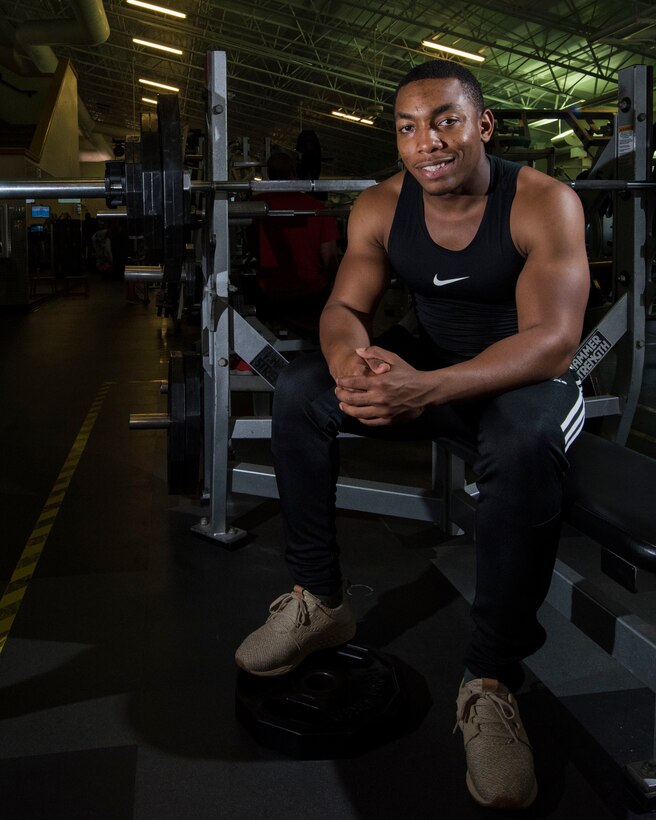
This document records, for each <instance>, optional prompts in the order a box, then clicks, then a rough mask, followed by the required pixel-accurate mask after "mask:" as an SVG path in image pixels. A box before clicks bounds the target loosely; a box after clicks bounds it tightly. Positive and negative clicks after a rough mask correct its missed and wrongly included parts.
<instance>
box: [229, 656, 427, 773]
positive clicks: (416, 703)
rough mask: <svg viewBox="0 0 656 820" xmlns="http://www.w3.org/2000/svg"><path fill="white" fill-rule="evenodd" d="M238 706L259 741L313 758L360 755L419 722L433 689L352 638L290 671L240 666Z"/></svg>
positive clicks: (241, 720)
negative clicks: (265, 672) (268, 673)
mask: <svg viewBox="0 0 656 820" xmlns="http://www.w3.org/2000/svg"><path fill="white" fill-rule="evenodd" d="M411 689H412V694H411V695H410V694H409V693H410V690H411ZM235 704H236V713H237V717H238V719H239V721H240V722H241V723H242V724H243V725H244V726H245V727H246V728H247V729H248V731H249V732H250V733H251V734H252V735H253V737H254V738H255V739H256V740H257V741H258V743H261V744H262V745H264V746H268V747H270V748H273V749H277V750H278V751H281V752H284V753H285V754H288V755H290V756H291V757H296V758H300V759H304V760H308V759H326V758H342V757H353V756H355V755H357V754H361V753H362V752H364V751H366V750H367V749H370V748H373V747H374V746H376V745H380V744H381V743H385V742H387V741H389V740H391V739H392V738H394V737H398V736H399V735H400V734H404V733H406V732H407V731H409V730H412V729H414V728H416V726H417V725H418V724H419V722H421V719H423V716H424V715H425V713H426V711H427V710H428V708H429V706H430V695H429V694H428V690H427V688H426V686H425V683H424V682H423V679H421V678H420V676H418V675H417V673H415V672H413V671H412V670H410V669H409V667H407V666H405V664H402V663H401V662H400V661H399V660H398V659H396V658H393V657H392V656H390V655H385V654H383V653H382V652H377V651H375V650H373V649H368V648H365V647H362V646H355V645H354V644H347V645H345V646H343V647H338V648H336V649H331V650H326V651H324V652H317V653H315V654H313V655H311V656H310V657H308V658H307V659H306V660H305V661H304V662H303V663H302V664H301V666H299V667H298V668H297V669H295V670H294V671H293V672H291V673H289V674H288V675H282V676H280V677H275V678H268V677H267V678H263V677H257V676H255V675H249V674H248V673H246V672H240V673H239V676H238V680H237V690H236V701H235Z"/></svg>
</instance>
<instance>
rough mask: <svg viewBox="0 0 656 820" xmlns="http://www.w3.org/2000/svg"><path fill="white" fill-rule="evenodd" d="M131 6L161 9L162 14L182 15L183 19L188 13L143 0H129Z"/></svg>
mask: <svg viewBox="0 0 656 820" xmlns="http://www.w3.org/2000/svg"><path fill="white" fill-rule="evenodd" d="M127 2H128V4H129V5H130V6H139V7H140V8H142V9H148V10H149V11H159V12H160V13H161V14H170V15H171V17H181V18H182V19H183V20H184V19H185V18H186V17H187V15H186V14H185V13H184V12H182V11H175V10H174V9H165V8H163V7H162V6H155V5H153V4H152V3H142V2H141V0H127Z"/></svg>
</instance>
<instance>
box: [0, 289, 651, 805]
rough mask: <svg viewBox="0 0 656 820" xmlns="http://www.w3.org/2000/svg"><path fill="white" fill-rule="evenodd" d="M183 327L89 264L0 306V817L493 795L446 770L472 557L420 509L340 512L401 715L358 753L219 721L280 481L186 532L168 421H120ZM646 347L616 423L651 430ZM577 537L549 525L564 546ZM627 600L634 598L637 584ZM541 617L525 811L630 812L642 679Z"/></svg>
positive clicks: (647, 720) (426, 452)
mask: <svg viewBox="0 0 656 820" xmlns="http://www.w3.org/2000/svg"><path fill="white" fill-rule="evenodd" d="M193 333H194V330H193V329H190V328H183V330H182V333H181V334H180V335H179V336H174V335H172V333H171V327H170V323H166V322H164V321H163V320H162V319H161V318H158V317H157V316H156V314H155V308H154V304H152V303H151V304H150V305H149V306H148V307H146V306H144V305H142V304H130V303H127V302H126V301H125V285H124V284H123V283H121V282H114V281H103V280H97V279H95V278H94V277H92V281H91V291H90V296H89V298H84V297H83V296H77V295H73V294H71V295H69V296H68V297H63V296H60V297H57V298H51V299H49V300H45V301H42V302H41V303H39V304H35V305H34V306H33V307H32V308H31V309H30V310H29V311H27V312H25V313H20V314H19V313H15V312H13V313H8V314H4V315H3V316H2V321H1V322H0V340H1V344H2V351H3V356H2V361H1V364H0V367H1V368H2V373H1V375H2V384H3V385H4V390H3V397H2V402H1V404H0V423H1V425H2V430H3V431H4V437H3V458H2V474H1V476H0V481H1V484H2V493H1V495H0V505H1V506H0V515H1V519H2V534H3V535H2V538H3V541H2V544H3V547H2V550H1V552H0V582H1V583H2V589H4V588H5V587H6V585H7V583H8V581H9V579H10V578H11V577H12V573H14V571H15V570H16V568H17V566H22V567H24V568H27V569H26V570H25V571H26V572H28V571H29V568H30V567H34V565H35V564H36V566H35V568H34V575H33V578H32V579H31V580H30V581H29V583H28V584H27V585H26V587H25V594H24V597H22V598H20V593H19V592H12V590H11V589H10V590H8V591H7V592H6V593H5V597H4V598H3V601H2V607H4V608H3V609H2V611H0V628H2V629H4V630H7V629H9V636H8V639H7V641H6V643H5V644H4V648H3V649H2V650H1V651H0V813H1V816H2V817H3V818H6V820H41V819H42V818H43V820H58V818H65V819H66V820H132V819H134V820H206V819H207V820H209V819H210V818H212V819H214V818H221V820H223V819H224V818H225V819H226V820H251V819H252V818H253V817H266V818H272V820H275V819H277V818H281V819H282V818H285V820H296V818H299V820H300V818H312V820H335V818H340V820H351V819H353V820H356V818H377V819H378V818H382V820H388V818H389V819H390V820H391V819H392V818H394V819H395V818H404V817H412V818H417V820H423V819H424V818H434V817H440V818H445V820H451V818H453V819H454V820H467V818H478V817H481V818H483V817H486V818H493V817H497V816H499V817H501V816H507V815H504V814H502V813H497V812H494V811H489V810H484V809H481V808H479V807H477V806H476V804H474V803H473V802H472V800H471V799H470V797H469V795H468V793H467V790H466V788H465V783H464V773H465V766H464V752H463V750H462V742H461V737H460V734H459V733H458V734H455V735H454V734H452V730H453V726H454V723H455V695H456V691H457V687H458V683H459V680H460V676H461V673H462V667H461V656H462V652H463V647H464V645H465V643H466V641H467V637H468V634H469V628H470V626H469V620H468V607H469V605H468V603H467V596H468V595H470V593H471V581H472V573H471V569H472V558H473V555H472V547H471V544H468V543H467V541H466V539H465V538H464V537H463V538H462V539H452V538H448V537H447V536H446V535H445V534H444V533H442V532H440V530H439V529H438V528H437V527H435V526H433V525H429V524H425V523H418V522H414V521H408V520H403V519H394V518H382V517H376V516H372V515H367V514H361V513H341V514H340V515H339V530H340V537H341V543H342V550H343V559H344V569H345V574H346V575H347V577H349V578H350V580H351V582H352V583H353V585H354V586H353V604H354V607H355V609H356V612H357V615H358V619H359V631H358V636H357V642H358V643H362V644H363V645H365V646H368V647H371V648H373V649H377V650H380V651H383V652H385V653H387V654H388V655H390V656H393V657H394V658H397V659H398V660H399V661H400V662H402V663H403V664H405V665H406V666H407V667H409V669H411V670H412V671H413V672H414V674H415V676H416V678H417V679H418V680H420V681H422V682H423V684H424V685H425V687H426V690H427V693H428V695H429V698H430V702H429V703H428V704H427V707H426V713H425V715H424V716H423V719H422V720H421V721H420V722H419V725H415V726H412V727H410V728H409V730H408V731H406V732H405V733H401V735H400V736H397V737H395V738H393V739H390V740H388V741H387V742H384V743H382V744H381V745H379V746H378V747H376V748H374V749H372V750H369V751H366V752H363V753H361V754H359V755H357V756H355V757H346V758H344V759H337V760H332V759H308V760H297V759H293V758H290V757H287V756H285V755H284V754H282V753H281V752H278V751H273V750H271V749H269V748H265V747H264V746H262V745H259V744H258V742H256V740H255V739H254V738H253V737H252V735H251V734H249V732H248V731H247V730H246V729H245V728H244V727H243V726H242V724H241V723H239V722H238V720H237V719H236V717H235V706H234V704H235V685H236V680H237V670H236V668H235V666H234V663H233V653H234V650H235V648H236V646H237V645H238V644H239V642H240V641H241V639H242V638H243V636H245V635H246V634H247V633H248V632H249V631H250V630H251V629H252V628H254V627H256V626H258V625H259V624H260V623H261V622H262V621H263V619H264V618H265V617H266V614H267V608H268V605H269V603H270V602H271V601H272V600H273V599H274V598H275V597H276V596H278V595H279V594H281V593H282V592H286V591H288V589H289V579H288V575H287V571H286V569H285V567H284V564H283V561H282V551H283V540H282V528H281V520H280V515H279V512H278V506H277V502H276V501H272V500H263V499H258V498H253V497H246V496H240V497H236V498H234V499H233V500H232V502H231V504H232V514H233V515H234V522H235V523H236V524H238V525H239V526H241V527H243V528H244V529H246V530H247V531H248V537H247V539H246V540H244V541H242V542H240V543H238V544H236V545H233V546H232V547H231V548H226V547H223V546H221V545H218V544H215V543H212V542H208V541H205V540H202V539H199V538H197V537H196V536H194V535H193V534H192V533H191V532H190V527H191V526H192V525H193V524H194V523H196V522H197V521H198V518H199V517H200V515H201V514H202V511H201V510H200V508H199V507H198V502H197V501H196V500H194V499H191V498H186V497H176V496H169V495H168V494H167V487H166V433H165V432H164V431H159V430H149V431H130V430H129V429H128V415H129V413H131V412H164V411H165V410H166V397H165V396H163V395H161V394H160V392H159V386H160V383H161V381H162V380H164V379H166V377H167V363H168V355H169V352H170V350H172V349H176V348H185V347H188V346H189V344H190V342H191V339H192V337H193ZM650 333H651V336H650V338H651V340H652V341H653V332H652V331H650ZM649 350H650V353H649V354H648V355H649V356H650V357H651V361H650V362H649V363H648V368H647V371H646V374H645V386H646V393H645V397H643V399H642V400H641V404H642V405H643V406H642V408H641V412H640V415H639V417H637V419H636V423H638V421H640V422H641V423H642V424H643V426H642V427H641V428H640V429H637V431H636V434H635V435H634V436H632V440H631V444H632V446H636V447H637V448H640V447H645V448H646V449H647V450H649V449H650V448H651V449H652V450H653V446H654V444H655V443H656V438H655V436H656V433H655V432H654V429H653V426H654V421H653V419H654V409H653V404H654V403H653V402H650V399H649V398H648V393H649V392H651V393H652V395H654V393H656V391H654V390H653V388H654V386H655V385H654V373H655V372H656V371H655V370H654V367H653V365H654V358H653V357H654V355H655V354H654V352H653V350H654V349H653V348H649ZM647 388H650V389H649V390H647ZM645 420H646V422H645ZM650 424H651V427H650V426H649V425H650ZM408 451H409V448H408V447H407V446H406V448H405V449H404V450H401V449H399V450H398V452H394V450H393V449H392V450H391V451H389V450H386V451H385V457H384V461H383V460H382V459H381V456H380V453H379V452H378V450H377V448H376V445H374V444H372V443H371V442H367V441H362V440H357V441H353V442H347V443H346V444H345V447H344V452H345V460H344V470H343V471H344V472H345V473H350V474H352V475H355V474H358V475H363V476H366V477H370V478H375V479H377V480H386V479H389V480H393V481H395V482H397V483H406V482H407V483H412V484H415V485H417V484H421V483H427V481H428V477H429V472H430V449H429V446H428V444H423V443H421V444H417V445H413V447H412V450H411V451H410V453H411V457H410V458H409V457H408ZM237 456H238V458H240V459H241V460H245V461H253V460H256V461H262V460H263V459H267V458H268V443H266V442H260V443H255V442H242V443H237ZM577 544H578V540H577V539H576V534H573V533H564V536H563V549H564V550H565V552H567V551H570V552H571V551H572V550H573V549H576V545H577ZM16 596H18V598H17V597H16ZM641 600H642V601H643V604H642V606H643V608H644V609H645V610H649V609H650V607H649V606H647V604H650V603H653V600H654V599H653V597H652V598H643V599H641ZM645 602H647V603H645ZM651 611H652V612H653V607H651ZM543 617H544V619H545V622H546V623H547V624H548V628H549V632H550V641H549V642H548V644H547V646H546V647H545V648H544V649H543V650H541V651H540V652H539V653H537V654H536V655H535V656H534V657H533V658H532V659H530V661H529V663H528V664H527V681H526V684H525V686H524V688H523V690H522V693H521V695H520V705H521V707H522V715H523V717H524V720H525V723H526V725H527V729H528V732H529V735H530V737H531V738H532V741H533V743H534V746H535V749H536V764H537V772H538V781H539V785H540V793H539V797H538V800H537V802H536V803H535V805H534V806H533V807H532V808H531V809H529V810H527V811H526V812H523V813H522V814H521V816H523V817H530V818H562V820H571V818H573V817H576V818H578V820H587V818H594V820H604V818H632V817H634V816H637V814H634V813H633V810H632V808H631V807H629V806H628V805H627V803H626V802H625V799H624V797H623V794H622V782H623V778H622V768H621V767H622V765H623V764H624V763H626V762H629V761H633V760H641V759H644V758H650V757H652V756H653V753H654V719H655V714H654V693H653V692H652V691H650V690H648V689H647V688H645V687H644V685H642V684H641V683H640V682H639V681H637V680H636V679H634V678H632V677H631V676H630V675H629V674H628V673H627V672H625V671H624V670H623V669H621V668H619V666H618V665H617V664H616V663H614V662H613V661H611V660H610V659H609V658H607V656H605V654H604V653H603V652H602V651H601V650H600V649H598V648H597V647H596V646H595V645H594V644H592V642H591V641H589V640H587V639H586V638H584V637H583V636H582V635H581V633H580V632H578V630H576V629H575V628H574V627H572V626H571V625H570V624H568V623H567V622H566V621H565V619H564V618H562V617H560V616H559V615H558V614H557V613H556V612H555V611H554V610H551V609H550V608H549V607H548V605H545V608H544V613H543ZM643 617H645V616H644V615H643Z"/></svg>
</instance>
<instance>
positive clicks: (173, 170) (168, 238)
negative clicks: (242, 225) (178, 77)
mask: <svg viewBox="0 0 656 820" xmlns="http://www.w3.org/2000/svg"><path fill="white" fill-rule="evenodd" d="M157 117H158V120H159V138H160V151H161V161H162V204H163V253H164V256H163V259H162V266H163V268H164V282H165V283H167V282H179V281H180V274H181V272H182V262H183V258H184V252H185V224H186V223H187V222H188V218H187V212H186V211H187V210H188V209H186V208H185V191H184V174H183V150H184V149H183V145H182V127H181V125H180V110H179V107H178V96H177V94H160V95H159V96H158V97H157Z"/></svg>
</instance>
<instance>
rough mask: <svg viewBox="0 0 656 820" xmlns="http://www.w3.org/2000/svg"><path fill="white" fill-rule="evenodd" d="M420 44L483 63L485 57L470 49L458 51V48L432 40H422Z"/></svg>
mask: <svg viewBox="0 0 656 820" xmlns="http://www.w3.org/2000/svg"><path fill="white" fill-rule="evenodd" d="M421 44H422V46H426V48H436V49H437V50H438V51H445V52H446V53H447V54H455V55H456V57H465V58H466V59H467V60H475V61H476V62H477V63H484V62H485V57H481V55H480V54H472V53H471V52H470V51H460V49H459V48H452V47H451V46H443V45H442V44H441V43H434V42H433V41H432V40H422V41H421Z"/></svg>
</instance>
